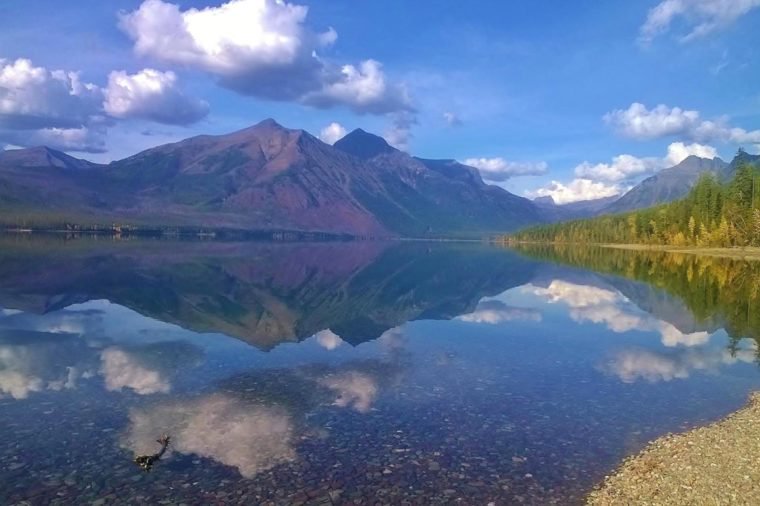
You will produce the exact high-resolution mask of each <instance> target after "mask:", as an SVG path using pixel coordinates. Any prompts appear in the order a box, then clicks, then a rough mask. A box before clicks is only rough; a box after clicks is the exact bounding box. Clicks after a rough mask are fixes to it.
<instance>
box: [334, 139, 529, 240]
mask: <svg viewBox="0 0 760 506" xmlns="http://www.w3.org/2000/svg"><path fill="white" fill-rule="evenodd" d="M335 148H337V149H338V150H341V151H344V152H346V153H350V154H353V155H355V156H359V157H360V158H361V159H362V160H363V161H364V163H365V166H366V167H367V168H368V170H370V171H371V172H372V173H373V174H375V175H376V176H377V177H378V178H379V180H380V182H381V184H382V186H383V188H384V189H385V191H386V193H385V194H384V195H383V198H381V199H378V198H377V196H374V195H369V194H366V193H363V192H361V190H360V192H359V194H360V195H361V198H362V202H364V203H365V204H366V205H367V206H368V208H369V209H371V210H372V212H373V213H374V215H375V216H378V217H379V219H380V220H381V221H382V222H383V223H388V224H392V226H393V227H394V228H395V230H397V231H399V232H401V233H403V234H406V235H419V234H425V233H433V234H437V233H442V232H445V231H460V232H472V231H481V232H495V231H498V230H500V229H504V228H508V229H516V228H520V227H521V226H524V225H525V224H530V223H539V222H542V221H543V218H542V216H541V215H540V213H539V211H538V209H537V208H536V207H535V206H534V205H533V204H532V202H530V200H528V199H526V198H523V197H518V196H516V195H513V194H511V193H509V192H508V191H506V190H504V189H502V188H500V187H497V186H492V185H487V184H486V183H484V182H483V180H482V178H481V177H480V173H479V172H478V171H477V169H475V168H473V167H469V166H467V165H463V164H460V163H458V162H456V161H454V160H426V159H422V158H414V157H412V156H410V155H408V154H407V153H404V152H402V151H399V150H398V149H395V148H393V147H391V146H390V145H388V143H387V142H385V140H384V139H383V138H382V137H378V136H376V135H373V134H370V133H367V132H365V131H363V130H354V131H353V132H351V133H350V134H348V135H346V136H345V137H344V138H343V139H341V140H339V141H338V142H336V143H335Z"/></svg>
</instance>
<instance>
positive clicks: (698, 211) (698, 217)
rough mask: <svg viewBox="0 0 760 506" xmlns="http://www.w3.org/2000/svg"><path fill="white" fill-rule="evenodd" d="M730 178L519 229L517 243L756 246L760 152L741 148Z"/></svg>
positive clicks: (708, 178) (709, 177)
mask: <svg viewBox="0 0 760 506" xmlns="http://www.w3.org/2000/svg"><path fill="white" fill-rule="evenodd" d="M731 165H732V166H734V167H736V171H735V174H734V176H733V178H732V179H731V180H730V181H728V182H725V183H724V182H721V181H720V179H719V176H718V175H714V174H710V173H708V174H705V175H703V176H702V177H701V178H700V179H699V180H698V181H697V184H696V185H695V186H694V188H693V189H692V190H691V192H689V194H688V195H687V196H686V197H685V198H684V199H682V200H679V201H676V202H672V203H670V204H664V205H660V206H656V207H651V208H647V209H642V210H638V211H633V212H629V213H624V214H616V215H605V216H600V217H597V218H593V219H587V220H576V221H571V222H565V223H558V224H552V225H542V226H538V227H532V228H528V229H526V230H522V231H520V232H518V233H516V234H514V235H512V236H511V237H510V239H514V240H518V241H539V242H560V243H561V242H583V243H632V244H664V245H676V246H689V245H691V246H718V247H730V246H760V170H759V169H758V165H760V156H758V155H750V154H748V153H746V152H744V151H742V150H740V151H739V153H738V154H737V156H736V158H735V159H734V161H733V162H732V164H731Z"/></svg>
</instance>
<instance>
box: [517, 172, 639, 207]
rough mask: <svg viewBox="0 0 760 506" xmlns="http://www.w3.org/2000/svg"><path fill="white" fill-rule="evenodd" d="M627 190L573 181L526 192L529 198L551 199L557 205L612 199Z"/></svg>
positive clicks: (597, 183)
mask: <svg viewBox="0 0 760 506" xmlns="http://www.w3.org/2000/svg"><path fill="white" fill-rule="evenodd" d="M627 190H628V188H624V187H621V186H619V185H617V184H611V185H610V184H606V183H603V182H595V181H592V180H590V179H583V178H578V179H573V180H572V181H570V182H569V183H568V184H566V185H565V184H563V183H560V182H559V181H552V182H551V183H549V184H547V185H546V186H543V187H541V188H538V189H537V190H534V191H527V192H525V195H526V196H528V197H529V198H536V197H551V198H552V199H553V200H554V202H555V203H557V204H560V205H561V204H569V203H571V202H579V201H582V200H595V199H601V198H605V197H614V196H615V195H620V194H622V193H624V192H625V191H627Z"/></svg>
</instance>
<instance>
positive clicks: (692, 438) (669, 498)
mask: <svg viewBox="0 0 760 506" xmlns="http://www.w3.org/2000/svg"><path fill="white" fill-rule="evenodd" d="M587 504H589V505H612V504H614V505H618V504H623V505H624V504H637V505H638V504H641V505H655V504H656V505H676V504H684V505H687V504H688V505H694V504H699V505H722V504H731V505H734V504H753V505H757V504H760V392H755V393H753V394H752V395H750V398H749V401H748V402H747V404H746V405H745V406H744V407H743V408H741V409H740V410H738V411H736V412H734V413H732V414H731V415H729V416H728V417H726V418H724V419H722V420H720V421H718V422H715V423H712V424H710V425H707V426H705V427H700V428H697V429H693V430H690V431H688V432H684V433H682V434H668V435H666V436H663V437H661V438H659V439H656V440H655V441H653V442H652V443H650V444H649V446H647V448H645V449H644V450H643V451H642V452H640V453H639V454H637V455H634V456H632V457H629V458H628V459H626V460H625V461H624V462H623V463H622V464H621V466H620V467H619V468H618V469H617V471H616V472H615V473H614V474H612V475H610V476H607V477H606V478H605V480H604V482H603V483H602V484H601V485H600V486H599V487H598V488H597V489H595V490H594V491H592V492H591V493H590V494H589V496H588V498H587Z"/></svg>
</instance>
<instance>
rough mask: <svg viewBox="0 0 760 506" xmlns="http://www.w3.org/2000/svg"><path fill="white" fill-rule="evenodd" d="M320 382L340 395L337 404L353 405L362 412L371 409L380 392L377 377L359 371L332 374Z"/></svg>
mask: <svg viewBox="0 0 760 506" xmlns="http://www.w3.org/2000/svg"><path fill="white" fill-rule="evenodd" d="M319 383H320V384H321V385H322V386H325V387H327V388H329V389H330V390H332V391H333V392H335V393H336V394H337V395H338V396H337V398H336V399H335V402H334V403H333V404H334V405H335V406H339V407H342V408H345V407H352V408H353V409H355V410H356V411H358V412H360V413H366V412H368V411H369V410H370V408H371V407H372V403H373V402H374V401H375V398H376V397H377V393H378V388H377V382H376V381H375V379H374V378H372V377H371V376H369V375H367V374H364V373H361V372H358V371H348V372H344V373H338V374H331V375H329V376H327V377H325V378H322V379H321V380H320V381H319Z"/></svg>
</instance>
